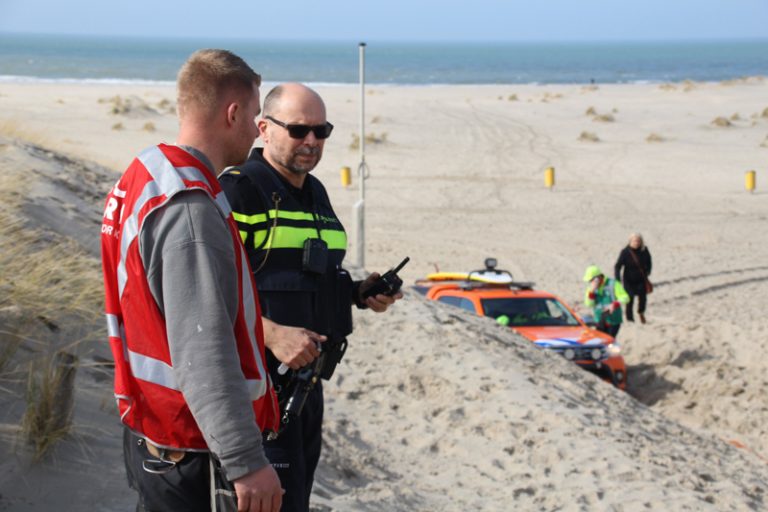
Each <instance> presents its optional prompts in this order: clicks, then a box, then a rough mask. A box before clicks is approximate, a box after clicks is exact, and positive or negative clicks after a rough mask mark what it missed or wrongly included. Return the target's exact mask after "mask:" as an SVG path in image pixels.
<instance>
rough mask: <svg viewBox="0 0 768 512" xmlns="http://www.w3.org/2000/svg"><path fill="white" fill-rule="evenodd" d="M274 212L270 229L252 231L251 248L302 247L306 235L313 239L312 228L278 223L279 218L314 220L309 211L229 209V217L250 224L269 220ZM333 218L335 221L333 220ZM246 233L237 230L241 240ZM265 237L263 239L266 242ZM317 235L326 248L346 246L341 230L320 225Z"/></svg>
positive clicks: (315, 232) (345, 237)
mask: <svg viewBox="0 0 768 512" xmlns="http://www.w3.org/2000/svg"><path fill="white" fill-rule="evenodd" d="M275 215H277V219H278V220H277V227H275V228H274V229H272V226H271V224H270V225H268V226H267V228H266V229H259V230H255V231H254V232H253V246H254V248H256V249H258V248H260V247H262V246H264V247H270V248H272V249H301V248H303V247H304V241H305V240H306V239H307V238H317V228H316V227H311V226H310V227H298V226H290V225H283V224H281V223H280V219H283V220H287V221H302V222H311V223H314V222H315V217H314V216H313V215H312V214H311V213H306V212H296V211H283V210H279V211H276V210H269V213H268V214H264V213H257V214H254V215H245V214H242V213H238V212H232V217H234V219H235V220H236V221H237V222H240V223H241V224H250V225H255V224H264V223H271V222H272V219H274V218H275ZM333 220H334V221H335V220H336V219H333ZM247 236H248V232H247V231H242V230H240V237H241V238H242V239H243V242H245V241H246V238H247ZM267 237H268V238H267ZM265 238H267V240H266V243H265ZM320 238H322V239H323V240H324V241H325V243H326V244H328V249H338V250H346V249H347V234H346V233H345V232H344V230H341V229H328V228H327V227H324V228H321V229H320Z"/></svg>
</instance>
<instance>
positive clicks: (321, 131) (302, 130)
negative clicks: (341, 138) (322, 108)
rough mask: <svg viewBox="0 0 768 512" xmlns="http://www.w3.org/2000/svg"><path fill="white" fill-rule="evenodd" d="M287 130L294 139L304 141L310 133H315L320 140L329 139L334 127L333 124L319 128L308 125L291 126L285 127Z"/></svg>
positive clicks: (326, 124) (319, 126)
mask: <svg viewBox="0 0 768 512" xmlns="http://www.w3.org/2000/svg"><path fill="white" fill-rule="evenodd" d="M285 129H286V130H288V135H290V136H291V138H294V139H303V138H304V137H306V136H307V135H309V132H312V133H314V134H315V137H316V138H318V139H327V138H328V137H330V136H331V132H332V131H333V125H332V124H331V123H325V124H323V125H318V126H309V125H306V124H289V125H286V126H285Z"/></svg>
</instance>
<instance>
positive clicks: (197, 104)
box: [177, 49, 261, 118]
mask: <svg viewBox="0 0 768 512" xmlns="http://www.w3.org/2000/svg"><path fill="white" fill-rule="evenodd" d="M254 85H255V86H257V87H258V86H260V85H261V76H259V74H258V73H256V72H255V71H254V70H253V69H251V67H250V66H249V65H248V64H246V62H245V61H244V60H243V59H241V58H240V57H238V56H237V55H235V54H234V53H232V52H230V51H227V50H216V49H205V50H198V51H196V52H195V53H193V54H192V55H191V56H190V57H189V59H187V61H186V62H185V63H184V65H183V66H182V67H181V69H180V70H179V76H178V79H177V88H178V110H179V117H182V118H183V117H184V116H185V115H186V114H187V113H188V112H190V111H194V112H199V113H201V114H203V115H204V116H208V115H211V114H213V113H214V112H215V110H216V108H217V107H218V106H219V103H220V102H221V100H223V99H224V97H225V95H226V94H227V93H229V92H235V93H237V94H243V96H244V97H250V95H251V94H253V86H254Z"/></svg>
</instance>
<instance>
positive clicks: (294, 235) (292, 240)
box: [253, 226, 347, 250]
mask: <svg viewBox="0 0 768 512" xmlns="http://www.w3.org/2000/svg"><path fill="white" fill-rule="evenodd" d="M267 233H270V239H269V240H267V243H266V244H265V245H264V248H266V247H271V248H272V249H301V248H303V247H304V240H306V239H307V238H317V230H316V229H315V228H293V227H288V226H277V228H275V229H270V230H263V231H256V232H255V233H254V234H253V235H254V236H253V238H254V244H255V247H257V248H258V247H259V246H261V245H262V243H263V241H264V237H265V236H267ZM320 233H321V237H322V239H323V240H325V243H327V244H328V248H329V249H342V250H346V248H347V234H346V233H345V232H344V231H336V230H329V229H323V230H321V231H320Z"/></svg>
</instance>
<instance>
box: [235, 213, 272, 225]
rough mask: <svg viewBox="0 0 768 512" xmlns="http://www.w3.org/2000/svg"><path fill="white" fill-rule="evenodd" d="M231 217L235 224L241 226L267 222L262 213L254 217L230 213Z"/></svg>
mask: <svg viewBox="0 0 768 512" xmlns="http://www.w3.org/2000/svg"><path fill="white" fill-rule="evenodd" d="M232 217H233V218H234V219H235V221H237V222H242V223H243V224H258V223H259V222H267V216H266V214H264V213H257V214H255V215H245V214H243V213H237V212H232Z"/></svg>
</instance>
